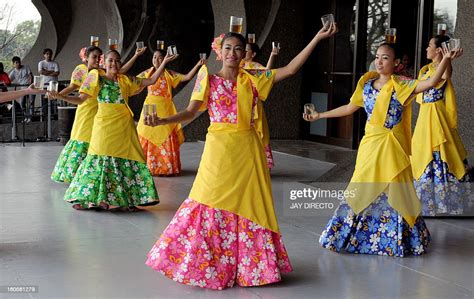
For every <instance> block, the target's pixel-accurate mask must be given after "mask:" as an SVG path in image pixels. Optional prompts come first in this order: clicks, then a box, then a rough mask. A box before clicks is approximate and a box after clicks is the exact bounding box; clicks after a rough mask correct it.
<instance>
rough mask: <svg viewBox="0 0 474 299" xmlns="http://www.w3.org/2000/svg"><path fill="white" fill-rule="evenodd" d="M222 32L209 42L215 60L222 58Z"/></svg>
mask: <svg viewBox="0 0 474 299" xmlns="http://www.w3.org/2000/svg"><path fill="white" fill-rule="evenodd" d="M224 35H225V34H224V33H222V34H221V35H219V36H217V37H215V38H214V40H213V41H212V44H211V48H212V50H213V51H214V52H215V53H216V56H217V57H216V60H222V40H223V39H224Z"/></svg>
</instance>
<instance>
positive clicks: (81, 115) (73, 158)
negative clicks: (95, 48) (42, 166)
mask: <svg viewBox="0 0 474 299" xmlns="http://www.w3.org/2000/svg"><path fill="white" fill-rule="evenodd" d="M88 72H89V70H88V68H87V65H85V64H80V65H78V66H77V67H76V68H75V69H74V71H73V72H72V75H71V84H74V85H76V86H81V85H82V83H83V82H84V80H85V79H86V77H87V74H88ZM96 113H97V98H94V97H91V98H88V99H87V100H86V101H85V102H83V103H82V104H80V105H78V106H77V109H76V115H75V117H74V124H73V126H72V131H71V139H70V140H69V141H68V142H67V144H66V145H65V146H64V149H63V150H62V151H61V154H60V156H59V158H58V161H57V162H56V165H55V167H54V170H53V173H52V174H51V179H52V180H54V181H56V182H65V183H70V182H71V181H72V179H73V178H74V176H75V174H76V171H77V169H78V168H79V165H80V164H81V162H82V161H83V160H84V158H85V157H86V155H87V151H88V149H89V141H90V138H91V133H92V125H93V123H94V116H95V114H96Z"/></svg>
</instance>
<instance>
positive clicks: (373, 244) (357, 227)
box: [319, 72, 430, 257]
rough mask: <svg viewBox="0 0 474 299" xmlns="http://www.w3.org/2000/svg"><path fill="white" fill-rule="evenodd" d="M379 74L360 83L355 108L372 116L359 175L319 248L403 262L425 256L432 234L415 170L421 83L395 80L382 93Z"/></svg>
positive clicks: (361, 151)
mask: <svg viewBox="0 0 474 299" xmlns="http://www.w3.org/2000/svg"><path fill="white" fill-rule="evenodd" d="M378 76H379V75H378V74H377V73H376V72H369V73H367V74H365V75H364V76H363V77H362V78H361V79H360V80H359V83H358V84H357V89H356V91H355V92H354V94H353V96H352V98H351V104H353V105H356V106H359V107H363V108H364V109H365V111H366V113H367V123H366V126H365V135H364V137H363V138H362V140H361V143H360V146H359V151H358V154H357V160H356V165H355V170H354V174H353V176H352V179H351V182H350V183H349V185H348V187H347V190H346V192H345V196H346V198H345V199H344V200H343V201H342V202H341V204H340V205H339V207H338V208H337V209H336V211H335V212H334V215H333V217H332V218H331V219H330V220H329V222H328V224H327V225H326V227H325V229H324V230H323V232H322V233H321V237H320V239H319V243H320V244H321V246H322V247H324V248H327V249H329V250H332V251H336V252H339V251H341V250H344V251H347V252H350V253H356V254H373V255H387V256H398V257H404V256H407V255H415V256H417V255H421V254H424V253H425V252H426V248H427V247H428V245H429V243H430V233H429V231H428V228H427V227H426V224H425V222H424V220H423V217H419V216H418V215H419V214H420V211H421V204H420V201H419V199H418V198H417V196H416V192H415V189H414V186H413V176H412V173H411V167H410V160H409V155H410V137H411V125H410V122H411V102H412V98H413V96H411V94H412V92H413V91H414V89H415V87H416V85H417V81H416V80H402V79H401V78H400V77H398V76H392V77H391V80H389V81H388V82H387V83H386V84H385V85H384V86H383V88H382V89H381V90H378V89H376V88H375V87H374V85H373V83H374V81H375V80H376V79H377V78H378Z"/></svg>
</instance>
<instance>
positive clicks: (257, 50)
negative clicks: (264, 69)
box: [248, 43, 260, 57]
mask: <svg viewBox="0 0 474 299" xmlns="http://www.w3.org/2000/svg"><path fill="white" fill-rule="evenodd" d="M248 45H249V46H250V49H252V52H254V53H255V57H257V56H258V55H259V54H260V47H259V46H258V45H257V44H255V43H249V44H248Z"/></svg>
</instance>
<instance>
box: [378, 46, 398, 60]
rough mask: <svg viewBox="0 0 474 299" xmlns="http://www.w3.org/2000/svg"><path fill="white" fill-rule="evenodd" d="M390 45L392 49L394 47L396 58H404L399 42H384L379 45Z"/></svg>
mask: <svg viewBox="0 0 474 299" xmlns="http://www.w3.org/2000/svg"><path fill="white" fill-rule="evenodd" d="M384 46H385V47H389V48H390V49H392V51H393V54H394V55H395V59H402V56H403V54H402V51H401V50H400V46H398V45H397V44H392V43H383V44H381V45H380V46H379V48H380V47H384Z"/></svg>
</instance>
